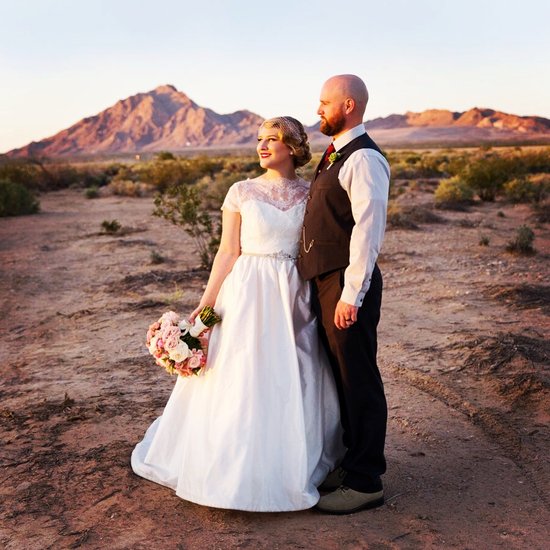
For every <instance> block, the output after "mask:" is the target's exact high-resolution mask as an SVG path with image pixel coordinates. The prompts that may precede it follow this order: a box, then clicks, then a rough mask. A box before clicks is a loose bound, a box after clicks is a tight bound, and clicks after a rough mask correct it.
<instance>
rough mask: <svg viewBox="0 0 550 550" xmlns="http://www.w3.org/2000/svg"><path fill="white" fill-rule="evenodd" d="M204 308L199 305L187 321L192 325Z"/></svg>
mask: <svg viewBox="0 0 550 550" xmlns="http://www.w3.org/2000/svg"><path fill="white" fill-rule="evenodd" d="M203 307H204V306H202V305H201V304H199V306H198V307H196V308H195V309H194V310H193V311H192V312H191V314H190V315H189V316H188V317H187V320H188V321H189V322H190V323H192V322H193V321H194V320H195V317H196V316H197V315H198V314H199V313H200V312H201V309H202V308H203Z"/></svg>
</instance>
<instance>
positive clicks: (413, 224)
mask: <svg viewBox="0 0 550 550" xmlns="http://www.w3.org/2000/svg"><path fill="white" fill-rule="evenodd" d="M444 221H445V220H444V219H443V218H442V217H441V216H438V215H437V214H436V213H435V212H432V211H431V210H430V209H429V208H426V207H425V206H412V205H411V206H404V205H401V204H397V203H395V202H393V201H391V202H390V203H389V205H388V215H387V224H388V227H389V228H392V229H396V228H399V229H418V224H423V223H444Z"/></svg>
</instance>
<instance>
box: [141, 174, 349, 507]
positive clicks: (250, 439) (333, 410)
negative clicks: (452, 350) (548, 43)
mask: <svg viewBox="0 0 550 550" xmlns="http://www.w3.org/2000/svg"><path fill="white" fill-rule="evenodd" d="M308 192H309V189H308V184H307V183H306V182H305V181H304V180H292V181H291V180H275V181H272V180H268V179H267V178H265V177H263V176H262V177H259V178H256V179H252V180H246V181H241V182H238V183H235V184H234V185H233V186H232V187H231V188H230V190H229V192H228V194H227V197H226V199H225V201H224V204H223V206H222V208H227V209H229V210H232V211H238V212H240V213H241V219H242V222H241V250H242V255H241V256H239V258H238V259H237V261H236V262H235V264H234V266H233V269H232V271H231V272H230V273H229V275H228V276H227V277H226V279H225V281H224V283H223V285H222V287H221V290H220V292H219V295H218V298H217V301H216V304H215V309H216V311H217V313H219V314H220V315H221V317H222V322H221V323H220V324H218V325H216V326H215V327H214V328H213V330H212V333H211V337H210V345H209V350H208V361H207V367H206V370H205V372H204V373H202V374H201V375H200V376H198V377H190V378H184V377H178V379H177V382H176V385H175V387H174V390H173V392H172V394H171V396H170V399H169V400H168V403H167V404H166V407H165V409H164V412H163V414H162V416H161V417H159V418H157V420H155V422H153V424H152V425H151V426H150V428H149V429H148V430H147V433H146V434H145V437H144V439H143V441H141V442H140V443H139V444H138V445H137V446H136V448H135V449H134V452H133V453H132V468H133V470H134V472H135V473H136V474H138V475H140V476H142V477H144V478H146V479H149V480H151V481H154V482H156V483H160V484H162V485H166V486H168V487H171V488H172V489H174V490H175V491H176V494H177V495H178V496H179V497H181V498H183V499H185V500H189V501H192V502H195V503H198V504H203V505H206V506H213V507H217V508H231V509H236V510H249V511H264V512H276V511H289V510H302V509H306V508H310V507H312V506H314V505H315V504H316V503H317V501H318V500H319V493H318V491H317V485H319V484H320V483H321V482H322V481H323V479H324V477H325V476H326V474H327V473H328V472H329V471H330V470H331V469H332V468H333V467H334V465H335V463H336V461H337V459H339V458H340V457H341V456H342V454H343V448H342V446H341V433H340V422H339V412H338V402H337V396H336V389H335V386H334V382H333V379H332V374H331V373H330V367H329V366H328V361H327V359H326V357H325V355H324V352H323V351H322V350H321V344H320V342H319V339H318V336H317V327H316V321H315V319H314V317H313V316H312V313H311V308H310V303H309V298H310V292H309V285H308V284H307V283H305V282H304V281H303V280H302V279H301V278H300V277H299V275H298V272H297V269H296V265H295V261H294V258H295V257H296V256H297V253H298V247H299V245H298V241H299V234H300V231H301V227H302V219H303V214H304V208H305V200H306V196H307V194H308Z"/></svg>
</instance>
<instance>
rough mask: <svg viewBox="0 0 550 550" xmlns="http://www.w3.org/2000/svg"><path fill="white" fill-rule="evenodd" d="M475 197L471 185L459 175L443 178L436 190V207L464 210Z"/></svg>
mask: <svg viewBox="0 0 550 550" xmlns="http://www.w3.org/2000/svg"><path fill="white" fill-rule="evenodd" d="M473 198H474V193H473V191H472V189H471V187H470V186H469V185H468V184H466V182H464V181H463V180H462V179H460V178H459V177H458V176H454V177H452V178H448V179H444V180H441V181H440V182H439V185H438V186H437V189H436V190H435V192H434V201H435V205H436V207H437V208H445V209H448V210H463V209H464V208H465V206H467V205H468V204H471V203H472V200H473Z"/></svg>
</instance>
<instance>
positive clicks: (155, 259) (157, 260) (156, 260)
mask: <svg viewBox="0 0 550 550" xmlns="http://www.w3.org/2000/svg"><path fill="white" fill-rule="evenodd" d="M165 261H166V260H165V259H164V256H162V255H161V254H159V253H158V252H157V251H156V250H151V263H152V264H154V265H157V264H162V263H164V262H165Z"/></svg>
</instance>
